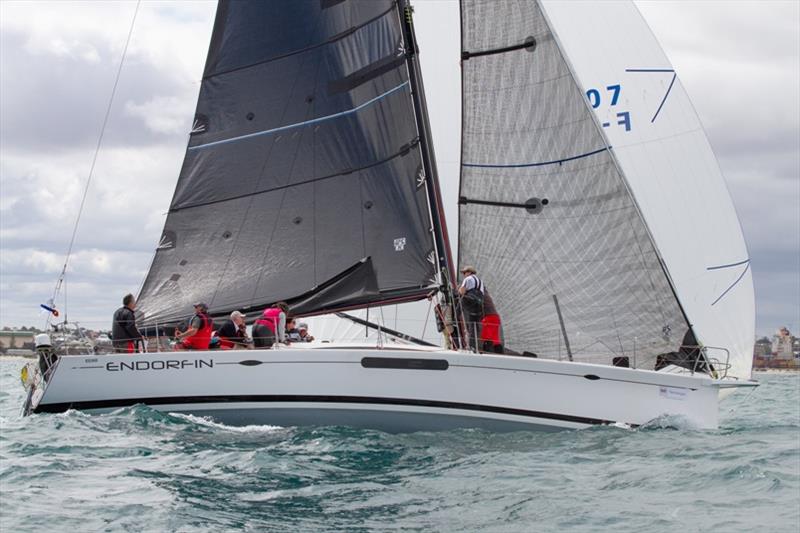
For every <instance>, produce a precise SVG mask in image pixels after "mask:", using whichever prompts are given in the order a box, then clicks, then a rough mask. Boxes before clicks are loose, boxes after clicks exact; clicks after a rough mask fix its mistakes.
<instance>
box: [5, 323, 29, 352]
mask: <svg viewBox="0 0 800 533" xmlns="http://www.w3.org/2000/svg"><path fill="white" fill-rule="evenodd" d="M34 335H35V333H34V332H33V331H20V330H15V329H12V330H10V331H0V351H3V352H4V353H5V351H6V350H9V349H12V350H13V349H20V348H24V349H30V350H32V349H33V348H34V345H33V336H34Z"/></svg>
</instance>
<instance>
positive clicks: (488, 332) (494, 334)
mask: <svg viewBox="0 0 800 533" xmlns="http://www.w3.org/2000/svg"><path fill="white" fill-rule="evenodd" d="M501 328H502V326H501V323H500V315H499V314H498V313H497V308H496V307H495V306H494V301H493V300H492V295H491V294H489V290H488V289H486V287H484V289H483V318H482V319H481V333H480V340H481V350H482V351H483V352H489V353H503V340H502V336H501Z"/></svg>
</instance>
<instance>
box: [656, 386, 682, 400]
mask: <svg viewBox="0 0 800 533" xmlns="http://www.w3.org/2000/svg"><path fill="white" fill-rule="evenodd" d="M688 394H689V392H688V391H687V390H686V389H676V388H675V387H659V388H658V395H659V396H661V397H662V398H667V399H670V400H679V401H683V400H685V399H686V396H688Z"/></svg>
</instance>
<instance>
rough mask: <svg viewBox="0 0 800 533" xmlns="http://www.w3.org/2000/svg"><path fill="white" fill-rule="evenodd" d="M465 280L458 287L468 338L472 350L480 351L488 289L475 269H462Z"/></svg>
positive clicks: (470, 267)
mask: <svg viewBox="0 0 800 533" xmlns="http://www.w3.org/2000/svg"><path fill="white" fill-rule="evenodd" d="M461 274H462V275H463V276H464V279H463V280H462V281H461V285H459V287H458V295H459V296H460V299H461V312H462V313H463V315H464V321H465V322H466V327H467V337H468V338H469V344H470V348H472V349H473V350H475V351H478V338H480V328H481V320H482V319H483V315H484V292H485V289H486V287H485V286H484V284H483V282H482V281H481V280H480V278H478V271H477V270H475V267H472V266H465V267H463V268H462V269H461Z"/></svg>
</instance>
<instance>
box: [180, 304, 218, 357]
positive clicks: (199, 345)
mask: <svg viewBox="0 0 800 533" xmlns="http://www.w3.org/2000/svg"><path fill="white" fill-rule="evenodd" d="M196 316H198V317H200V321H201V324H200V329H198V330H197V333H195V334H194V335H192V336H191V337H187V338H185V339H183V345H184V346H186V347H187V348H191V349H192V350H208V345H209V343H210V342H211V333H212V330H213V329H214V323H213V322H212V321H211V318H210V317H209V316H208V315H207V314H205V313H197V315H196Z"/></svg>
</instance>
